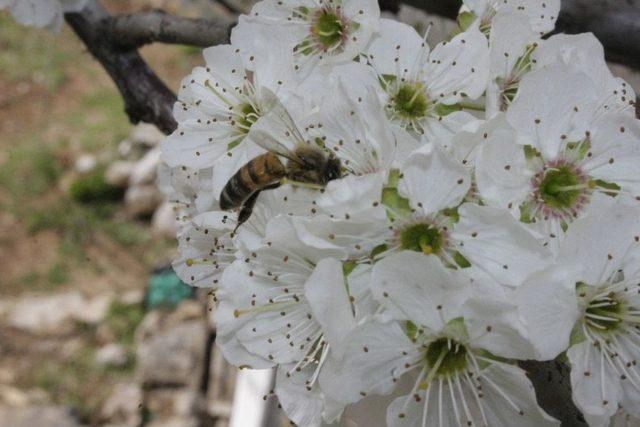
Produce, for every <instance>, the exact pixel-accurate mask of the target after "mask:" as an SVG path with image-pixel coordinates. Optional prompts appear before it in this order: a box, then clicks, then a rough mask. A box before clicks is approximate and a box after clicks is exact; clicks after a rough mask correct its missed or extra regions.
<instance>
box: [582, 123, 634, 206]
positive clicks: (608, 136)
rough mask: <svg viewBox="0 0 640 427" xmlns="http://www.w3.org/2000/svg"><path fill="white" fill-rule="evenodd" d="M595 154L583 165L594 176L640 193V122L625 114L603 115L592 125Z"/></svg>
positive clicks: (591, 149)
mask: <svg viewBox="0 0 640 427" xmlns="http://www.w3.org/2000/svg"><path fill="white" fill-rule="evenodd" d="M591 129H592V130H591V138H590V141H591V147H590V150H589V151H590V153H591V155H590V156H589V157H588V158H587V159H586V161H585V162H584V163H583V164H582V167H583V169H584V170H585V171H586V172H587V173H588V174H589V175H590V176H592V177H594V178H599V179H602V180H604V181H606V182H610V183H615V184H617V185H619V186H620V187H622V188H623V189H625V190H628V191H630V192H631V195H632V196H634V197H635V196H636V195H640V144H638V141H639V140H640V124H639V123H638V120H637V119H635V118H634V117H632V116H629V115H627V114H624V113H609V114H605V115H603V116H601V117H600V119H599V120H598V121H597V122H596V123H594V124H593V126H592V128H591Z"/></svg>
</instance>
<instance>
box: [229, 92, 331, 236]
mask: <svg viewBox="0 0 640 427" xmlns="http://www.w3.org/2000/svg"><path fill="white" fill-rule="evenodd" d="M272 104H273V105H272V107H271V109H270V111H269V113H268V114H267V115H265V117H262V118H261V119H260V120H258V121H257V122H256V123H255V124H254V125H253V126H252V129H251V132H252V134H253V140H255V141H256V143H257V144H258V145H260V146H261V147H262V148H264V149H266V150H267V151H268V152H267V153H265V154H261V155H259V156H257V157H255V158H253V159H251V160H250V161H249V162H248V163H246V164H245V165H244V166H242V167H241V168H240V169H239V170H238V171H237V172H236V173H235V175H233V176H232V177H231V178H230V179H229V181H227V184H226V185H225V187H224V189H223V190H222V193H220V208H221V209H223V210H233V209H240V212H239V214H238V221H237V226H238V227H239V226H240V225H241V224H242V223H244V222H245V221H246V220H248V219H249V217H250V216H251V213H252V210H253V206H254V204H255V202H256V199H257V198H258V195H259V194H260V192H261V191H263V190H268V189H273V188H277V187H279V186H280V185H281V183H282V181H283V180H284V179H287V180H289V181H292V183H293V184H295V183H299V184H301V185H305V184H306V185H307V186H309V184H310V185H312V186H321V187H324V186H325V185H326V184H327V183H328V182H329V181H331V180H334V179H338V178H340V176H341V163H340V160H339V159H337V158H335V157H333V156H331V155H329V154H328V153H327V152H326V151H324V150H323V149H322V148H320V147H319V146H314V145H311V144H310V143H309V142H307V141H305V140H304V138H303V137H302V134H301V133H300V131H299V130H298V128H297V127H296V125H295V123H294V122H293V119H292V118H291V116H290V115H289V113H288V112H287V111H286V109H285V108H284V106H282V104H280V103H279V102H278V101H273V102H272ZM281 141H286V142H288V143H289V145H291V144H293V145H294V147H293V148H292V149H289V148H287V146H286V145H285V144H284V143H283V142H281ZM279 156H281V157H284V158H285V159H287V161H286V163H283V162H282V161H281V160H280V157H279Z"/></svg>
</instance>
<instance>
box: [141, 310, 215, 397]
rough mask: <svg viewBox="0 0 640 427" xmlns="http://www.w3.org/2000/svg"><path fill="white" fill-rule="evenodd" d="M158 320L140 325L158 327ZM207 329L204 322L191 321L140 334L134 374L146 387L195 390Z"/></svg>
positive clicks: (202, 366) (201, 367)
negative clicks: (177, 387)
mask: <svg viewBox="0 0 640 427" xmlns="http://www.w3.org/2000/svg"><path fill="white" fill-rule="evenodd" d="M158 323H160V324H161V323H162V322H158V321H157V320H154V321H153V322H146V323H145V322H144V320H143V322H142V324H141V327H144V328H148V327H149V326H150V324H155V325H156V326H158ZM207 333H208V331H207V327H206V323H205V322H204V320H190V321H185V322H183V323H179V324H177V325H175V326H165V325H161V326H160V327H159V328H157V329H155V330H148V329H147V330H146V333H145V332H144V330H143V331H142V332H140V334H139V336H138V339H139V340H140V342H139V343H138V351H137V374H138V376H139V378H140V381H141V382H142V384H144V385H145V386H147V385H149V386H153V385H167V384H169V385H172V386H176V385H184V386H192V387H197V385H198V384H199V383H200V380H201V377H202V370H203V368H204V355H205V345H206V341H207Z"/></svg>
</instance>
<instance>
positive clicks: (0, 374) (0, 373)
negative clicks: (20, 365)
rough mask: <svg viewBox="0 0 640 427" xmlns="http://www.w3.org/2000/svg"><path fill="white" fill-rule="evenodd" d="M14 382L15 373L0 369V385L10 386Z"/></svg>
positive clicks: (8, 369) (6, 368)
mask: <svg viewBox="0 0 640 427" xmlns="http://www.w3.org/2000/svg"><path fill="white" fill-rule="evenodd" d="M15 380H16V372H15V371H14V370H13V369H10V368H8V367H0V384H11V383H13V382H14V381H15Z"/></svg>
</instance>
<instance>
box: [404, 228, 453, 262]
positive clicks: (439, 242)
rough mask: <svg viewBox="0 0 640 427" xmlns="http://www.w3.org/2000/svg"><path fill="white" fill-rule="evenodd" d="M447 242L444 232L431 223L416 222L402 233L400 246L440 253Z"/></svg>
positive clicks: (428, 252) (412, 249)
mask: <svg viewBox="0 0 640 427" xmlns="http://www.w3.org/2000/svg"><path fill="white" fill-rule="evenodd" d="M444 244H445V238H444V236H443V235H442V232H441V231H440V230H438V229H437V228H436V227H434V226H432V225H430V224H414V225H411V226H409V227H407V228H405V229H404V230H402V232H401V233H400V247H402V249H407V250H411V251H417V252H422V253H424V254H435V255H437V254H439V253H440V252H441V251H442V249H443V247H444Z"/></svg>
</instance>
